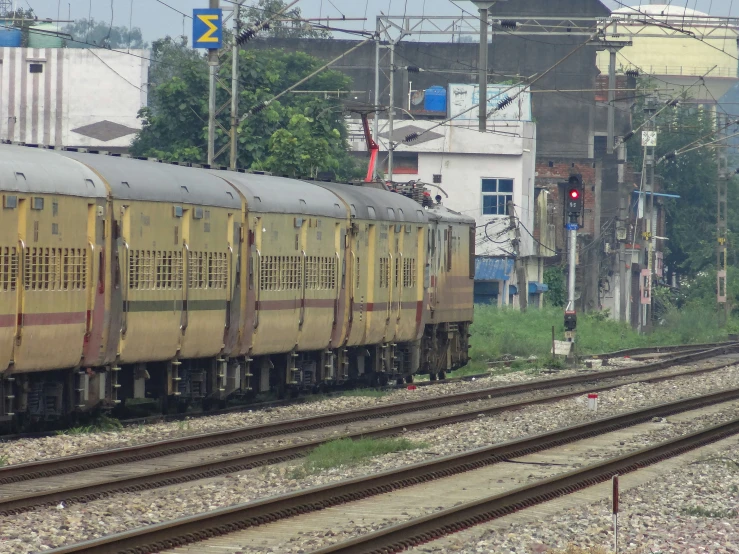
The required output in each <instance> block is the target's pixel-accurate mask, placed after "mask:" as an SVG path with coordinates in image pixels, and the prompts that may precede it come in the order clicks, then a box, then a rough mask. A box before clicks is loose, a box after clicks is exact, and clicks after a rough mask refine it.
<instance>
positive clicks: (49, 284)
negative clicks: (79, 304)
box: [0, 248, 87, 291]
mask: <svg viewBox="0 0 739 554" xmlns="http://www.w3.org/2000/svg"><path fill="white" fill-rule="evenodd" d="M24 277H25V288H26V290H33V291H41V290H43V291H61V290H84V289H85V288H86V287H87V249H85V248H29V249H28V255H27V260H26V263H25V275H24ZM1 286H2V285H1V284H0V287H1ZM0 290H2V289H1V288H0Z"/></svg>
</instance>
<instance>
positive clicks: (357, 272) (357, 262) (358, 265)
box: [356, 256, 362, 288]
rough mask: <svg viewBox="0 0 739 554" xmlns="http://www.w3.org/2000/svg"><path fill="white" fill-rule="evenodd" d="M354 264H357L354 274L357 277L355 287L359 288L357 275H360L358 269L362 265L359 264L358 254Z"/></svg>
mask: <svg viewBox="0 0 739 554" xmlns="http://www.w3.org/2000/svg"><path fill="white" fill-rule="evenodd" d="M356 265H357V270H356V274H357V277H356V288H359V276H360V274H359V271H360V268H361V267H362V266H361V265H360V263H359V256H357V261H356Z"/></svg>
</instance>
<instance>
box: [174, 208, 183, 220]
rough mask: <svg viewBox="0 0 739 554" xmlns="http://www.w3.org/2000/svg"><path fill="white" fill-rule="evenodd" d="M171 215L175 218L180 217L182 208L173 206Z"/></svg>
mask: <svg viewBox="0 0 739 554" xmlns="http://www.w3.org/2000/svg"><path fill="white" fill-rule="evenodd" d="M173 213H174V216H175V217H182V214H183V210H182V206H173Z"/></svg>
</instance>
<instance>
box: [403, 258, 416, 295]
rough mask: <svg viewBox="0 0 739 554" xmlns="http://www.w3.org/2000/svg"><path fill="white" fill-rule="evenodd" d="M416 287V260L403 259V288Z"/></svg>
mask: <svg viewBox="0 0 739 554" xmlns="http://www.w3.org/2000/svg"><path fill="white" fill-rule="evenodd" d="M415 286H416V260H414V259H413V258H404V259H403V288H406V289H409V288H413V287H415Z"/></svg>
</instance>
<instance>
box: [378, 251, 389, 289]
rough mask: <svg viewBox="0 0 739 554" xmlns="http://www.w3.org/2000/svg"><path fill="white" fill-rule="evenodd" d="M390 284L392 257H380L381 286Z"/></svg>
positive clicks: (384, 286)
mask: <svg viewBox="0 0 739 554" xmlns="http://www.w3.org/2000/svg"><path fill="white" fill-rule="evenodd" d="M389 286H390V258H380V288H381V289H386V288H388V287H389Z"/></svg>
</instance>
